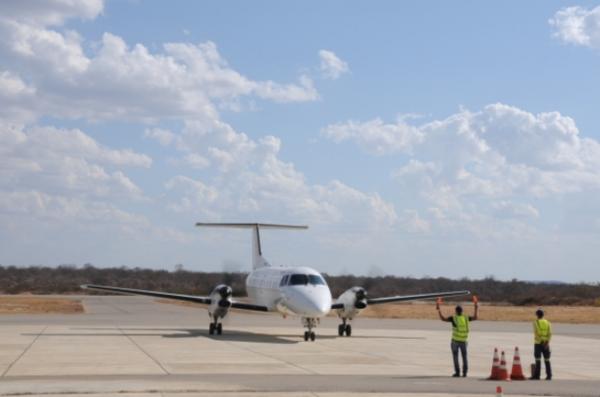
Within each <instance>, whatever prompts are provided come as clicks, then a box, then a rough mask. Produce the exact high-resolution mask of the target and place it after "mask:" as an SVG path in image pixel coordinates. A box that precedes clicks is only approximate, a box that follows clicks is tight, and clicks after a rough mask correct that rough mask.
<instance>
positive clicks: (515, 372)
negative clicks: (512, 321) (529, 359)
mask: <svg viewBox="0 0 600 397" xmlns="http://www.w3.org/2000/svg"><path fill="white" fill-rule="evenodd" d="M510 379H512V380H525V375H524V374H523V367H521V355H520V354H519V347H518V346H516V347H515V356H514V357H513V365H512V369H511V371H510Z"/></svg>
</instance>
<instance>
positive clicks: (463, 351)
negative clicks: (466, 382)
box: [450, 340, 469, 375]
mask: <svg viewBox="0 0 600 397" xmlns="http://www.w3.org/2000/svg"><path fill="white" fill-rule="evenodd" d="M450 348H451V349H452V359H453V360H454V373H455V374H459V375H460V366H459V365H458V351H459V350H460V355H461V356H462V362H463V372H462V373H463V375H466V374H467V371H468V370H469V361H468V360H467V342H457V341H455V340H453V341H452V343H451V344H450Z"/></svg>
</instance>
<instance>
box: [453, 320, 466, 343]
mask: <svg viewBox="0 0 600 397" xmlns="http://www.w3.org/2000/svg"><path fill="white" fill-rule="evenodd" d="M452 320H453V321H452V340H453V341H456V342H466V341H467V339H468V338H469V316H465V315H462V314H461V315H460V316H458V315H455V316H453V317H452Z"/></svg>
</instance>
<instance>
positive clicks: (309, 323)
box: [302, 317, 317, 342]
mask: <svg viewBox="0 0 600 397" xmlns="http://www.w3.org/2000/svg"><path fill="white" fill-rule="evenodd" d="M302 323H303V324H304V326H305V327H306V328H308V331H304V341H305V342H308V341H309V340H310V341H311V342H314V341H315V339H316V338H317V336H316V335H315V332H314V331H313V330H312V329H313V328H315V327H316V326H317V319H315V318H306V317H303V318H302Z"/></svg>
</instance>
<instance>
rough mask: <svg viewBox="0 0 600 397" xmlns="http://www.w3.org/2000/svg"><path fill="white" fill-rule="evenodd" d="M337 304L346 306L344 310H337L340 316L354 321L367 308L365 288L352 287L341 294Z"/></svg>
mask: <svg viewBox="0 0 600 397" xmlns="http://www.w3.org/2000/svg"><path fill="white" fill-rule="evenodd" d="M337 302H338V303H342V304H343V305H344V308H343V309H337V314H338V316H339V317H340V318H344V319H349V320H352V318H354V317H355V316H357V315H358V313H360V311H361V310H363V309H364V308H366V307H367V291H366V290H365V289H364V288H363V287H352V288H350V289H348V290H346V291H345V292H344V293H343V294H341V295H340V297H339V298H338V300H337Z"/></svg>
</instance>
